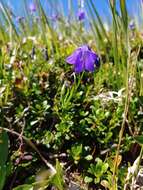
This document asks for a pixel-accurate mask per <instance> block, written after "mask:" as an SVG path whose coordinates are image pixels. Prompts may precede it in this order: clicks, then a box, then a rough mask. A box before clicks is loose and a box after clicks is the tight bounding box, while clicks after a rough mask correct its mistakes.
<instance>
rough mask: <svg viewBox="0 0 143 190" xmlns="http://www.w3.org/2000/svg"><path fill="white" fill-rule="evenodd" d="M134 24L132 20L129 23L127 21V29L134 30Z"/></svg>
mask: <svg viewBox="0 0 143 190" xmlns="http://www.w3.org/2000/svg"><path fill="white" fill-rule="evenodd" d="M135 28H136V26H135V22H134V21H133V20H132V21H131V22H130V23H129V29H130V30H135Z"/></svg>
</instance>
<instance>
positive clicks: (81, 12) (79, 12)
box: [77, 9, 85, 21]
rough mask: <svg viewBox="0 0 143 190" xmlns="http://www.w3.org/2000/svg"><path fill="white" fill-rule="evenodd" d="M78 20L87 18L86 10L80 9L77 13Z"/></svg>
mask: <svg viewBox="0 0 143 190" xmlns="http://www.w3.org/2000/svg"><path fill="white" fill-rule="evenodd" d="M77 17H78V20H80V21H82V20H84V19H85V11H84V10H82V9H81V10H79V11H78V13H77Z"/></svg>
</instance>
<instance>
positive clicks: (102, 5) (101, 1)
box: [3, 0, 141, 17]
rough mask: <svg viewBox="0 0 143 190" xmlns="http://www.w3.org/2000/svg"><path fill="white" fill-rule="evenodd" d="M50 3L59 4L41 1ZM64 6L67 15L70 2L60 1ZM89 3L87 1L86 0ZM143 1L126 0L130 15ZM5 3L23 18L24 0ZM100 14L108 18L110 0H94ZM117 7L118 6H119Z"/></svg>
mask: <svg viewBox="0 0 143 190" xmlns="http://www.w3.org/2000/svg"><path fill="white" fill-rule="evenodd" d="M31 1H32V0H27V2H28V3H30V2H31ZM48 1H51V2H57V1H58V0H41V2H42V4H43V5H44V7H46V3H47V2H48ZM59 1H60V2H61V3H62V4H63V8H64V10H65V13H67V12H68V1H69V0H59ZM85 1H87V0H85ZM140 1H141V0H126V4H127V7H128V10H129V12H130V15H132V14H133V13H134V12H137V10H138V9H137V4H138V2H140ZM3 2H8V3H9V4H10V5H11V6H12V7H13V9H14V11H15V13H16V14H17V15H19V16H22V11H21V10H22V6H23V2H24V0H3ZM77 2H78V0H72V3H73V7H74V9H77ZM93 2H94V4H95V6H96V8H97V10H98V12H99V13H100V15H102V16H103V17H104V15H105V16H106V15H107V14H108V12H109V10H108V8H107V7H108V6H107V4H108V0H93ZM117 4H118V5H119V0H117ZM118 5H117V6H118ZM47 11H48V10H47ZM52 11H53V10H49V12H52Z"/></svg>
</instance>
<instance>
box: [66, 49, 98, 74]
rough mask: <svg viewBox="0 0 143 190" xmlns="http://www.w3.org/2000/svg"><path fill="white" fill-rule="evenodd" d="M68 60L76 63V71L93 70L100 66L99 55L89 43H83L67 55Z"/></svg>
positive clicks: (73, 63) (70, 62)
mask: <svg viewBox="0 0 143 190" xmlns="http://www.w3.org/2000/svg"><path fill="white" fill-rule="evenodd" d="M66 62H67V63H69V64H72V65H74V71H75V72H76V73H80V72H82V71H90V72H93V71H94V70H95V68H97V67H99V66H100V59H99V56H98V55H97V54H96V53H95V52H94V51H92V50H91V49H90V48H89V47H88V46H87V45H83V46H81V47H79V48H78V49H77V50H75V51H74V52H73V53H72V54H71V55H70V56H69V57H67V59H66Z"/></svg>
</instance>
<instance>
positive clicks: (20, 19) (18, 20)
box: [16, 16, 25, 22]
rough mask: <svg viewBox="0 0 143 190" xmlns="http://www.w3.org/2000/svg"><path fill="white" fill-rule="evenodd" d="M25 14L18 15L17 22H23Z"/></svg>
mask: <svg viewBox="0 0 143 190" xmlns="http://www.w3.org/2000/svg"><path fill="white" fill-rule="evenodd" d="M24 19H25V18H24V16H17V17H16V22H22V21H24Z"/></svg>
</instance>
